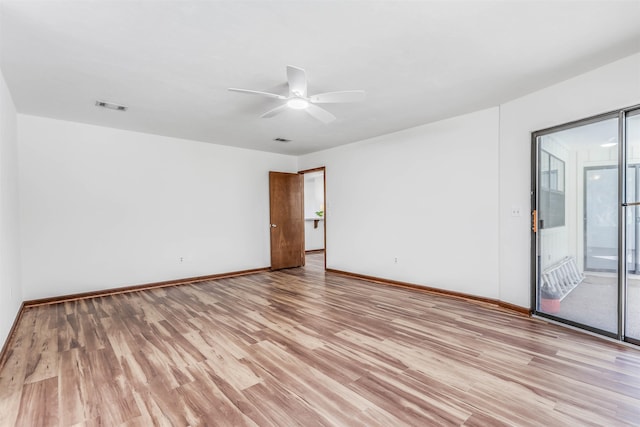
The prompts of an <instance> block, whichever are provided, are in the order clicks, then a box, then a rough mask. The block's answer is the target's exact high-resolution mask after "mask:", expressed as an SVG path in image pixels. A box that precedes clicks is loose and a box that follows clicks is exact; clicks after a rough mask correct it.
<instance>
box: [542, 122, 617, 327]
mask: <svg viewBox="0 0 640 427" xmlns="http://www.w3.org/2000/svg"><path fill="white" fill-rule="evenodd" d="M535 143H536V148H537V174H536V175H537V183H536V184H537V185H536V189H537V191H536V196H537V200H536V206H537V216H538V221H537V227H538V232H537V242H538V244H537V247H536V269H537V279H538V280H537V287H536V299H537V301H536V312H537V313H539V314H543V315H546V316H548V317H552V318H554V319H557V320H561V321H563V322H565V323H569V324H572V325H575V326H580V327H583V328H585V329H589V330H592V331H595V332H599V333H602V334H605V335H608V336H611V337H615V336H617V334H618V275H617V271H618V246H619V245H618V231H619V227H618V216H619V206H620V203H619V198H618V179H619V178H618V117H617V114H611V115H609V116H604V117H602V118H600V119H598V120H590V121H587V122H585V123H584V124H583V125H578V126H574V125H572V126H571V127H567V128H559V129H557V130H552V131H548V132H545V131H542V132H539V133H537V134H535Z"/></svg>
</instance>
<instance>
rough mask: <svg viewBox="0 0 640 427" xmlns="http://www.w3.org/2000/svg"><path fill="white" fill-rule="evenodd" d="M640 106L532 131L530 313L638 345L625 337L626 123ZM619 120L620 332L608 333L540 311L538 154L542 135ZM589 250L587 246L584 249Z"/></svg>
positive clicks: (639, 342) (635, 341)
mask: <svg viewBox="0 0 640 427" xmlns="http://www.w3.org/2000/svg"><path fill="white" fill-rule="evenodd" d="M638 109H640V105H635V106H632V107H627V108H623V109H619V110H614V111H610V112H607V113H603V114H599V115H596V116H591V117H588V118H585V119H581V120H576V121H573V122H569V123H565V124H562V125H559V126H553V127H550V128H546V129H542V130H538V131H535V132H532V133H531V215H532V218H531V219H532V220H531V313H532V314H533V315H535V316H539V317H544V318H548V319H551V320H554V321H556V322H560V323H564V324H567V325H570V326H574V327H578V328H580V329H584V330H587V331H590V332H594V333H597V334H600V335H604V336H607V337H610V338H615V339H617V340H619V341H627V342H630V343H633V344H636V345H640V341H638V340H636V339H633V338H627V337H626V336H625V329H624V328H625V321H626V302H627V301H626V298H627V270H626V268H627V266H626V263H627V257H626V252H627V240H626V233H627V224H626V212H627V211H626V209H627V207H633V206H627V202H626V200H627V197H626V182H627V181H626V180H627V167H628V164H627V140H626V125H627V120H626V119H627V113H629V112H632V111H635V110H638ZM615 118H617V119H618V165H617V167H618V236H617V237H618V271H617V284H618V313H617V319H618V325H617V333H612V332H608V331H605V330H602V329H598V328H595V327H592V326H588V325H585V324H582V323H578V322H574V321H571V320H568V319H564V318H561V317H557V316H554V315H553V314H549V313H545V312H542V311H540V310H539V308H538V307H539V304H540V302H539V301H538V283H539V281H540V277H541V273H542V272H541V269H540V241H539V240H540V239H539V236H540V233H539V220H538V215H537V214H538V212H539V211H538V209H539V206H540V204H539V200H538V196H539V192H538V188H539V183H538V178H539V176H538V167H539V160H540V159H539V154H540V146H539V143H538V139H539V138H540V137H541V136H544V135H548V134H552V133H556V132H560V131H563V130H568V129H572V128H576V127H580V126H585V125H589V124H592V123H597V122H600V121H603V120H608V119H615ZM585 250H586V248H585Z"/></svg>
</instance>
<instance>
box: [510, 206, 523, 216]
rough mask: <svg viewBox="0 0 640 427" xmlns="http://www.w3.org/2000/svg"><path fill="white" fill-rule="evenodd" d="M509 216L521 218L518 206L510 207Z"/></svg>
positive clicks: (520, 210)
mask: <svg viewBox="0 0 640 427" xmlns="http://www.w3.org/2000/svg"><path fill="white" fill-rule="evenodd" d="M511 216H522V209H520V206H511Z"/></svg>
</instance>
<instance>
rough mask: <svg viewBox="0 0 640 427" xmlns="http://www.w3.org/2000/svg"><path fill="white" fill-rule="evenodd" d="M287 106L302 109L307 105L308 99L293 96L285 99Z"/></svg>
mask: <svg viewBox="0 0 640 427" xmlns="http://www.w3.org/2000/svg"><path fill="white" fill-rule="evenodd" d="M287 106H288V107H289V108H293V109H294V110H304V109H305V108H307V107H308V106H309V101H307V100H306V99H302V98H293V99H290V100H288V101H287Z"/></svg>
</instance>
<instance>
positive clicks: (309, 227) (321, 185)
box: [300, 167, 327, 268]
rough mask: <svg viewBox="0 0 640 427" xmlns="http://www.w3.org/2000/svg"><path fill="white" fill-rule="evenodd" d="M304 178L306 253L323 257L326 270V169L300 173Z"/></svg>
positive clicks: (315, 256) (321, 168)
mask: <svg viewBox="0 0 640 427" xmlns="http://www.w3.org/2000/svg"><path fill="white" fill-rule="evenodd" d="M300 174H302V175H303V176H304V223H305V224H304V229H305V252H306V254H307V255H308V256H313V257H314V258H313V259H317V258H320V257H322V264H323V266H324V267H325V268H326V253H325V251H326V241H327V238H326V176H325V168H324V167H320V168H314V169H308V170H303V171H300Z"/></svg>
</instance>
